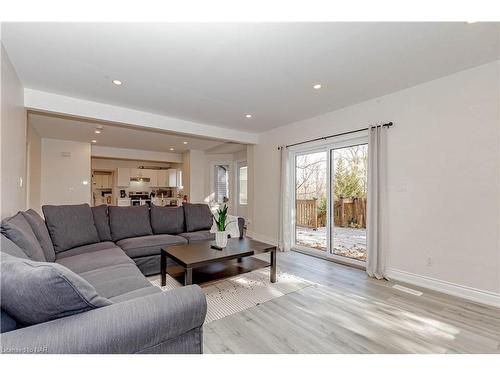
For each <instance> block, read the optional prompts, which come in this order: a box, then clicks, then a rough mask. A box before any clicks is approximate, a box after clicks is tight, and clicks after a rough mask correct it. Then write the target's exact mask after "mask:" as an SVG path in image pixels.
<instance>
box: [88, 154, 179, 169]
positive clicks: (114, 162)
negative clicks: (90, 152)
mask: <svg viewBox="0 0 500 375" xmlns="http://www.w3.org/2000/svg"><path fill="white" fill-rule="evenodd" d="M142 166H148V167H163V168H180V166H181V164H176V163H162V162H156V161H144V160H123V159H101V158H94V157H92V169H98V170H102V171H114V170H115V169H116V168H139V167H142Z"/></svg>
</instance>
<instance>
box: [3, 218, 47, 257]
mask: <svg viewBox="0 0 500 375" xmlns="http://www.w3.org/2000/svg"><path fill="white" fill-rule="evenodd" d="M2 234H3V235H5V236H6V237H7V238H8V239H9V240H11V241H12V242H14V243H15V244H16V245H17V246H19V247H20V248H21V249H23V252H24V253H25V254H26V255H27V256H28V258H30V259H33V260H38V261H45V255H44V253H43V250H42V247H41V246H40V243H39V242H38V239H37V238H36V236H35V233H33V229H31V226H30V224H29V223H28V221H27V220H26V219H25V217H24V216H23V214H22V213H21V212H18V213H17V214H16V215H14V216H12V217H10V218H8V219H5V220H4V221H3V222H2Z"/></svg>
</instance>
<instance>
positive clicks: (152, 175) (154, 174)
mask: <svg viewBox="0 0 500 375" xmlns="http://www.w3.org/2000/svg"><path fill="white" fill-rule="evenodd" d="M142 177H143V178H149V183H150V184H151V186H153V187H157V186H158V171H156V170H154V169H142Z"/></svg>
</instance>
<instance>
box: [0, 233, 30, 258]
mask: <svg viewBox="0 0 500 375" xmlns="http://www.w3.org/2000/svg"><path fill="white" fill-rule="evenodd" d="M0 240H1V243H0V248H1V250H2V251H1V252H0V254H9V255H12V256H15V257H18V258H22V259H29V258H28V256H27V255H26V253H25V252H24V251H23V249H21V248H20V247H19V246H17V245H16V244H15V243H14V242H12V241H11V240H9V239H8V238H7V237H5V236H4V235H3V234H2V235H0Z"/></svg>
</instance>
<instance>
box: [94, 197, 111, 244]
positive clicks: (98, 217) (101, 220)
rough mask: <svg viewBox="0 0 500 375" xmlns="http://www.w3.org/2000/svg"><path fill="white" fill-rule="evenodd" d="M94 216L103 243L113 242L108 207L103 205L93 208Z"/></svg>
mask: <svg viewBox="0 0 500 375" xmlns="http://www.w3.org/2000/svg"><path fill="white" fill-rule="evenodd" d="M92 214H93V215H94V224H95V227H96V229H97V234H98V235H99V239H100V240H101V241H111V240H112V238H111V228H110V227H109V215H108V206H107V205H105V204H101V205H100V206H97V207H92Z"/></svg>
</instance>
